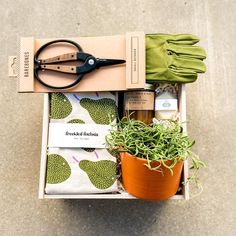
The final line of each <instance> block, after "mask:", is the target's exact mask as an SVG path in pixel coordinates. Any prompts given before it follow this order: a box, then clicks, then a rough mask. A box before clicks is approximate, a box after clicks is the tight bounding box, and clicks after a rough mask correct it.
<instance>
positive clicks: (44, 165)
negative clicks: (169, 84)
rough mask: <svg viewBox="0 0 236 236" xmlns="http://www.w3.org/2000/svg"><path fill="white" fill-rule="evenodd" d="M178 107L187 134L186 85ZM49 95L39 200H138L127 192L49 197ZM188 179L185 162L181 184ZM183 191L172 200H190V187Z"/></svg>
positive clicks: (181, 91) (180, 94) (46, 96)
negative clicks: (47, 183) (47, 188)
mask: <svg viewBox="0 0 236 236" xmlns="http://www.w3.org/2000/svg"><path fill="white" fill-rule="evenodd" d="M178 103H179V104H178V107H179V112H180V121H181V122H183V130H184V132H185V133H187V127H186V92H185V85H180V87H179V93H178ZM49 107H50V101H49V95H48V94H45V95H44V111H43V130H42V151H41V164H40V182H39V198H40V199H44V198H51V199H56V198H60V199H136V198H135V197H134V196H131V195H130V194H128V193H127V192H121V193H109V194H75V195H63V194H60V195H51V194H50V195H49V194H46V193H45V185H46V183H45V179H46V168H47V148H48V130H49ZM187 178H188V162H187V161H185V162H184V166H183V170H182V178H181V182H183V181H184V182H185V181H186V180H187ZM180 187H181V191H180V192H178V193H177V194H176V195H174V196H173V197H171V198H170V199H185V200H188V199H189V185H188V184H186V185H182V184H181V186H180Z"/></svg>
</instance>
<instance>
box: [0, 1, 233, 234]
mask: <svg viewBox="0 0 236 236" xmlns="http://www.w3.org/2000/svg"><path fill="white" fill-rule="evenodd" d="M0 6H1V7H0V21H1V29H0V45H1V46H0V65H1V70H0V78H1V83H0V91H1V92H0V111H1V116H0V117H1V118H0V119H1V122H0V127H1V128H0V131H1V132H0V157H1V162H0V170H1V181H0V196H1V198H0V235H2V236H6V235H10V236H12V235H24V236H28V235H129V236H130V235H168V236H171V235H181V236H182V235H188V236H191V235H200V236H202V235H204V236H205V235H214V236H215V235H225V236H231V235H236V225H235V222H236V221H235V220H236V204H235V200H236V191H235V188H236V187H235V181H236V178H235V170H236V164H235V163H236V162H234V161H236V160H235V157H236V137H235V133H236V125H235V124H236V118H235V116H236V96H235V91H236V82H235V81H236V80H235V74H234V73H233V71H234V69H235V67H236V63H235V55H236V54H235V49H236V47H235V38H236V31H235V29H236V27H235V26H236V24H235V21H236V18H235V11H236V1H233V0H231V1H229V0H228V1H227V0H214V1H210V0H192V1H190V0H168V1H167V0H166V1H154V0H151V1H144V0H143V1H141V0H135V1H125V0H123V1H121V0H119V1H112V0H110V1H108V0H105V1H95V0H94V1H91V0H87V1H78V0H65V1H59V0H58V1H56V0H51V1H46V0H43V1H35V0H22V1H7V0H4V1H3V0H0ZM135 30H143V31H145V32H146V33H154V32H164V33H185V32H188V33H193V34H196V35H198V36H199V37H200V38H201V39H202V41H201V43H200V44H201V45H202V46H204V47H205V49H206V51H207V54H208V59H207V61H206V64H207V68H208V71H207V73H206V74H205V75H203V76H200V77H199V80H198V81H197V82H196V83H194V84H190V85H188V86H187V89H188V94H187V95H188V97H187V98H188V104H187V105H188V122H189V123H188V128H189V129H188V130H189V133H190V135H191V136H192V138H194V139H195V140H196V142H197V144H196V146H195V148H194V151H195V152H197V153H198V154H199V155H200V156H201V158H202V159H204V160H205V161H206V163H207V166H208V168H207V169H206V170H204V171H201V174H200V175H201V180H202V182H203V185H204V191H203V193H202V194H201V195H200V196H199V197H197V198H194V199H192V200H190V201H188V202H179V201H166V202H162V203H153V202H144V201H138V200H134V201H132V200H130V201H127V200H123V201H121V200H65V201H64V200H38V199H37V197H38V196H37V194H38V178H39V163H40V144H41V129H42V108H43V107H42V104H43V97H42V95H39V94H18V93H17V91H16V84H17V82H16V80H15V79H9V78H8V77H7V60H8V56H9V55H15V54H16V49H17V38H18V37H20V36H35V37H41V38H44V37H69V36H80V35H111V34H119V33H124V32H126V31H135Z"/></svg>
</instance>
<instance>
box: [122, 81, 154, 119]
mask: <svg viewBox="0 0 236 236" xmlns="http://www.w3.org/2000/svg"><path fill="white" fill-rule="evenodd" d="M154 100H155V91H154V86H153V85H152V84H146V85H145V88H144V89H142V90H141V89H140V90H132V91H127V92H125V93H124V115H125V116H129V117H130V118H132V119H135V120H140V121H142V122H144V123H146V124H150V123H152V119H153V117H154Z"/></svg>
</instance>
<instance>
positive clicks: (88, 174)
mask: <svg viewBox="0 0 236 236" xmlns="http://www.w3.org/2000/svg"><path fill="white" fill-rule="evenodd" d="M116 118H117V96H116V93H110V92H96V93H95V92H94V93H91V92H90V93H52V94H51V95H50V122H54V123H55V122H57V123H71V124H72V123H73V124H104V125H109V124H115V122H116ZM116 191H118V188H117V179H116V158H115V157H114V156H112V155H111V154H110V153H109V152H108V151H107V149H105V148H103V149H95V148H93V147H90V148H48V156H47V173H46V189H45V192H46V193H47V194H93V193H108V192H116Z"/></svg>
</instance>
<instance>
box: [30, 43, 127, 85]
mask: <svg viewBox="0 0 236 236" xmlns="http://www.w3.org/2000/svg"><path fill="white" fill-rule="evenodd" d="M56 43H68V44H71V45H73V46H74V47H76V48H77V50H78V51H77V52H74V53H67V54H61V55H58V56H55V57H51V58H47V59H39V56H40V54H41V52H42V51H43V50H44V49H45V48H47V47H48V46H50V45H52V44H56ZM73 61H79V62H83V64H82V65H81V66H70V65H62V64H60V63H64V62H73ZM34 63H35V68H34V76H35V78H36V79H37V80H38V81H39V82H40V83H41V84H43V85H44V86H46V87H49V88H52V89H67V88H71V87H74V86H75V85H77V84H78V83H79V82H80V81H81V79H82V78H83V76H84V75H85V74H87V73H89V72H92V71H93V70H95V69H99V68H100V67H106V66H112V65H118V64H123V63H125V60H121V59H101V58H96V57H94V56H93V55H91V54H89V53H85V52H83V50H82V48H81V46H80V45H79V44H78V43H76V42H74V41H71V40H67V39H59V40H54V41H50V42H48V43H46V44H44V45H43V46H41V47H40V48H39V49H38V51H37V52H36V53H35V56H34ZM44 70H51V71H56V72H61V73H67V74H74V75H77V77H76V79H75V81H74V82H73V83H71V84H69V85H66V86H54V85H49V84H47V83H45V82H44V81H43V80H42V79H41V78H40V76H39V73H38V72H39V71H44Z"/></svg>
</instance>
